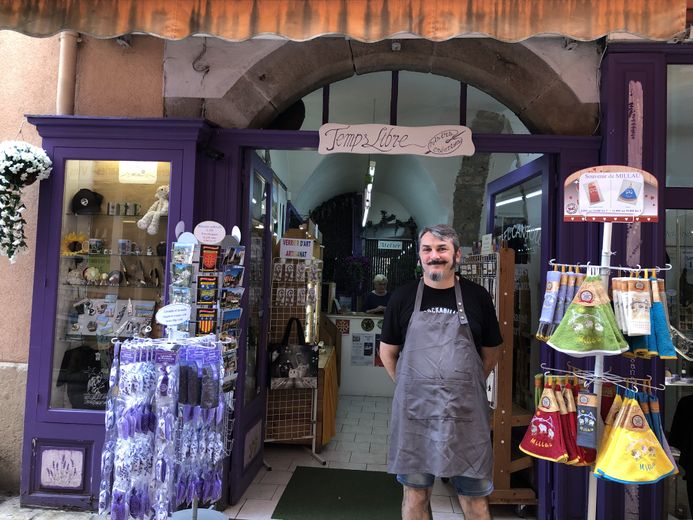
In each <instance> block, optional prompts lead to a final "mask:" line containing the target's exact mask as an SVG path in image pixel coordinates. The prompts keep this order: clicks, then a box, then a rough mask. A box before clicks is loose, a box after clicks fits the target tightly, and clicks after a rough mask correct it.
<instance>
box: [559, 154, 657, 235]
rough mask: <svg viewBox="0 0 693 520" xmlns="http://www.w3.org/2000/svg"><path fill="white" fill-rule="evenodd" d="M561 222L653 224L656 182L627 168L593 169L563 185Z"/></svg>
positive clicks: (573, 176) (580, 172) (588, 169)
mask: <svg viewBox="0 0 693 520" xmlns="http://www.w3.org/2000/svg"><path fill="white" fill-rule="evenodd" d="M563 221H564V222H582V221H588V222H657V221H658V213H657V179H656V178H655V177H654V175H652V174H651V173H648V172H646V171H644V170H640V169H638V168H631V167H630V166H616V165H608V166H594V167H592V168H585V169H584V170H580V171H577V172H575V173H573V174H572V175H570V176H569V177H568V178H567V179H566V180H565V183H564V185H563Z"/></svg>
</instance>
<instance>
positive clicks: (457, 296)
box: [412, 276, 469, 325]
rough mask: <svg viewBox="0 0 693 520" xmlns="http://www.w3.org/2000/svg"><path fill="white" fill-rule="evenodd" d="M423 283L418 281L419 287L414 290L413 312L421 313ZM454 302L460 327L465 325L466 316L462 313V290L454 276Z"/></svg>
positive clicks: (466, 321)
mask: <svg viewBox="0 0 693 520" xmlns="http://www.w3.org/2000/svg"><path fill="white" fill-rule="evenodd" d="M423 291H424V283H423V280H419V286H418V287H417V288H416V300H414V311H413V312H412V314H413V313H415V312H420V311H421V300H422V299H423ZM455 301H456V302H457V316H458V317H459V318H460V325H467V324H468V323H469V322H468V320H467V314H466V313H465V312H464V304H463V303H462V290H461V289H460V280H459V278H458V277H457V276H455Z"/></svg>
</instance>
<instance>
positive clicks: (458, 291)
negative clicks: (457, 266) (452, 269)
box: [455, 276, 469, 325]
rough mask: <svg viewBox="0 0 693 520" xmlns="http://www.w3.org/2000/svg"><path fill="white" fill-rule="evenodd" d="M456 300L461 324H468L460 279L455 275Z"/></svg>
mask: <svg viewBox="0 0 693 520" xmlns="http://www.w3.org/2000/svg"><path fill="white" fill-rule="evenodd" d="M455 301H456V302H457V316H459V318H460V325H467V324H468V323H469V321H467V314H466V313H465V312H464V303H462V290H461V289H460V280H459V278H458V277H457V276H455Z"/></svg>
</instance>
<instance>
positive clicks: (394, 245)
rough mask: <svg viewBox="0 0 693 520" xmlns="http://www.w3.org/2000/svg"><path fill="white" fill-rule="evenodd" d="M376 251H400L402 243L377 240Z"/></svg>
mask: <svg viewBox="0 0 693 520" xmlns="http://www.w3.org/2000/svg"><path fill="white" fill-rule="evenodd" d="M378 249H392V250H396V251H401V250H402V242H400V241H399V240H378Z"/></svg>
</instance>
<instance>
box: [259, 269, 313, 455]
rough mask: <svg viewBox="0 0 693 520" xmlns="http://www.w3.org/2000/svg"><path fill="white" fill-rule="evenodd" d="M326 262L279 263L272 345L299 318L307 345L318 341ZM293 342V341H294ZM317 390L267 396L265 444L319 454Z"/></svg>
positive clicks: (275, 272) (273, 392)
mask: <svg viewBox="0 0 693 520" xmlns="http://www.w3.org/2000/svg"><path fill="white" fill-rule="evenodd" d="M321 284H322V260H315V259H309V260H298V259H283V258H282V259H279V258H277V259H275V261H274V263H273V266H272V291H271V297H272V300H271V308H270V330H269V341H270V342H271V343H277V342H279V341H281V339H282V335H283V333H284V329H285V327H286V324H287V323H288V321H289V320H290V319H291V318H298V319H299V320H300V322H301V325H302V326H303V330H304V336H305V341H306V343H314V342H316V341H317V338H318V334H319V323H320V288H321ZM292 339H293V338H292ZM317 394H318V389H317V388H291V389H271V390H269V391H268V395H267V417H266V433H265V442H278V443H282V442H284V443H298V444H311V446H312V453H313V455H314V456H315V457H316V458H317V455H315V450H316V422H317V405H318V397H317Z"/></svg>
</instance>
